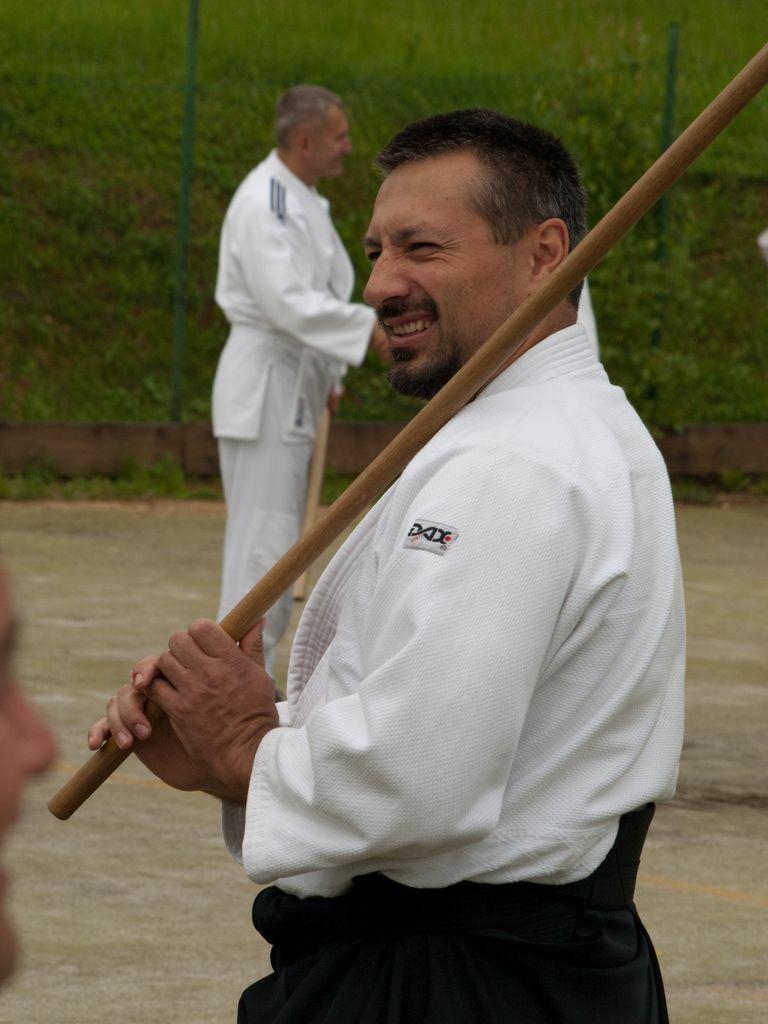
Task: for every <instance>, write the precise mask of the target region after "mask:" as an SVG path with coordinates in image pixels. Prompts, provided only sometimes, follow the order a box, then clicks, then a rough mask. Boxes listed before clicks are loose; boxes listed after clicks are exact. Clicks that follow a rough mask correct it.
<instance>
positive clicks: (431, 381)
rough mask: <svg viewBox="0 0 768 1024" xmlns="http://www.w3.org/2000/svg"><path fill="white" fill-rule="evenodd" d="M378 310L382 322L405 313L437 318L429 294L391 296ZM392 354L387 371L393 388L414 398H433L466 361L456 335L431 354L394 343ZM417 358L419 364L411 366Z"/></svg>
mask: <svg viewBox="0 0 768 1024" xmlns="http://www.w3.org/2000/svg"><path fill="white" fill-rule="evenodd" d="M376 312H377V315H378V318H379V320H380V321H385V320H388V319H390V318H394V317H398V316H403V315H404V314H405V313H413V314H414V315H417V314H425V315H426V316H429V317H430V318H431V319H432V320H433V322H436V321H437V320H438V314H437V305H436V304H435V302H434V301H433V300H432V299H429V298H426V297H425V298H424V299H422V300H420V301H419V302H413V301H411V302H407V301H405V300H399V299H390V300H389V301H388V302H385V303H384V304H383V305H381V306H380V307H379V309H378V310H377V311H376ZM390 354H391V356H392V367H391V369H390V371H389V373H388V374H387V381H388V382H389V385H390V387H391V388H393V390H395V391H397V392H398V394H401V395H410V396H412V397H413V398H432V396H433V395H436V394H437V392H438V391H439V390H440V388H441V387H442V386H443V385H444V384H447V383H448V381H449V380H450V379H451V377H453V375H454V374H455V373H456V372H457V371H458V370H460V369H461V367H462V366H463V364H464V357H463V355H462V352H461V349H460V347H459V344H458V342H457V341H456V339H455V338H446V339H444V340H443V341H442V342H441V344H440V347H439V348H438V349H437V350H436V351H435V352H431V353H422V352H419V351H414V350H413V349H412V348H409V347H407V346H405V347H402V348H398V347H397V345H396V344H392V345H391V347H390ZM417 359H418V360H419V364H418V366H416V365H412V364H413V363H415V361H416V360H417Z"/></svg>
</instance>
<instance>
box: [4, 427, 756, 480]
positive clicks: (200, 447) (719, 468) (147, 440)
mask: <svg viewBox="0 0 768 1024" xmlns="http://www.w3.org/2000/svg"><path fill="white" fill-rule="evenodd" d="M403 426H404V424H403V423H397V422H371V423H364V422H360V423H352V422H345V421H337V422H335V423H334V424H333V425H332V427H331V436H330V441H329V447H328V459H327V467H328V469H330V470H333V471H335V472H337V473H359V472H360V471H361V470H362V469H364V468H365V467H366V466H367V465H368V464H369V463H370V462H372V461H373V459H374V458H375V457H376V456H377V455H378V454H379V452H380V451H382V449H384V448H385V447H386V445H387V444H389V442H390V441H391V440H392V438H393V437H395V435H396V434H397V433H398V432H399V431H400V430H401V429H402V427H403ZM659 447H660V448H661V451H662V454H663V455H664V458H665V460H666V463H667V467H668V469H669V472H670V474H671V475H672V476H692V477H701V478H712V477H717V476H718V475H719V474H720V473H723V472H726V471H732V470H740V471H741V472H742V473H754V474H768V423H731V424H697V425H695V426H690V427H686V428H685V429H684V430H682V431H681V432H679V433H667V434H665V435H664V436H663V437H662V438H661V439H660V441H659ZM165 455H169V456H171V457H172V458H173V459H174V461H176V462H177V463H178V464H179V465H180V466H181V467H182V469H183V470H184V472H185V473H188V474H189V475H190V476H203V477H205V476H216V475H217V474H218V456H217V452H216V442H215V440H214V438H213V436H212V435H211V429H210V426H209V425H208V424H207V423H0V471H2V472H3V473H6V474H11V473H19V472H23V471H24V470H26V469H29V468H30V467H32V466H34V465H36V464H38V465H40V464H42V465H47V466H50V467H51V468H52V469H55V470H56V472H57V473H59V474H60V475H61V476H65V477H69V476H87V475H89V474H99V475H104V476H114V475H116V474H118V473H119V472H120V471H121V469H122V468H123V467H124V466H125V464H126V462H131V461H134V462H137V463H139V464H141V465H149V464H151V463H152V462H154V461H156V460H157V459H158V458H160V457H162V456H165Z"/></svg>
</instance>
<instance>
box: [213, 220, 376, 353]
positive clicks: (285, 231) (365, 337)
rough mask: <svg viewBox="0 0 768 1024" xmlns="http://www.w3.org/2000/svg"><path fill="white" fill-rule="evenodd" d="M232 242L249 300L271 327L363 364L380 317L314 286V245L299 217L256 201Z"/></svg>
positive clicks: (303, 343)
mask: <svg viewBox="0 0 768 1024" xmlns="http://www.w3.org/2000/svg"><path fill="white" fill-rule="evenodd" d="M233 244H234V254H235V256H236V258H237V260H238V261H239V263H240V268H241V271H242V275H243V279H244V281H245V284H246V286H247V288H248V291H249V293H250V297H251V298H252V300H253V302H254V304H255V305H256V306H257V308H258V309H259V313H260V315H261V316H262V317H263V318H264V319H265V320H266V322H267V323H268V324H269V325H270V326H272V327H274V328H275V329H276V330H278V331H281V332H282V333H284V334H288V335H290V336H291V337H293V338H295V339H296V341H298V342H300V343H301V344H302V345H309V346H310V347H311V348H314V349H317V350H318V351H319V352H322V353H323V354H324V355H326V356H329V357H331V358H334V359H337V360H340V361H341V362H343V363H351V364H352V365H354V366H359V365H360V363H362V361H363V359H364V358H365V353H366V351H367V349H368V342H369V339H370V335H371V330H372V328H373V324H374V320H375V313H374V312H373V310H372V309H370V308H369V307H368V306H364V305H362V304H361V303H356V302H343V301H342V300H341V299H338V298H336V296H335V295H333V293H332V292H331V291H330V290H329V289H324V288H318V287H316V286H315V285H314V283H313V281H314V267H313V263H312V254H313V243H312V239H311V236H310V233H309V227H308V225H307V223H306V221H305V220H304V218H303V217H302V216H301V214H300V213H291V214H290V215H289V216H287V217H286V218H285V219H283V220H281V219H280V218H278V217H276V216H275V214H274V213H273V212H272V211H270V210H267V209H264V208H262V207H260V206H258V205H257V204H256V203H253V204H251V205H249V206H247V207H245V208H244V209H243V210H241V211H240V214H239V217H238V222H237V225H235V228H234V238H233Z"/></svg>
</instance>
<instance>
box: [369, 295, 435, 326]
mask: <svg viewBox="0 0 768 1024" xmlns="http://www.w3.org/2000/svg"><path fill="white" fill-rule="evenodd" d="M408 313H414V314H416V313H418V314H422V315H426V316H432V317H437V304H436V303H435V302H434V301H433V300H432V299H427V298H424V299H419V301H418V302H414V301H413V300H412V299H410V300H409V299H388V300H387V301H386V302H382V304H381V305H380V306H377V307H376V316H377V317H378V318H379V321H380V322H382V323H383V322H384V321H385V320H394V318H395V317H397V316H405V315H406V314H408Z"/></svg>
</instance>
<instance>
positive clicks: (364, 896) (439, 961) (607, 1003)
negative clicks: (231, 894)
mask: <svg viewBox="0 0 768 1024" xmlns="http://www.w3.org/2000/svg"><path fill="white" fill-rule="evenodd" d="M652 816H653V807H652V806H649V807H647V808H643V809H642V810H640V811H635V812H634V813H632V814H628V815H625V816H624V817H623V818H622V820H621V825H620V828H619V834H618V836H617V838H616V842H615V844H614V846H613V848H612V849H611V851H610V852H609V854H608V856H607V857H606V858H605V860H604V861H603V863H602V864H601V865H600V866H599V867H598V868H597V870H596V871H595V872H594V873H593V874H592V875H590V876H589V878H586V879H583V880H581V881H579V882H573V883H570V884H568V885H563V886H548V885H537V884H533V883H527V882H517V883H511V884H508V885H487V884H477V883H473V882H461V883H459V884H458V885H453V886H450V887H448V888H444V889H414V888H411V887H408V886H404V885H400V884H398V883H397V882H393V881H391V880H390V879H388V878H386V877H385V876H383V875H380V874H372V875H364V876H361V877H359V878H356V879H355V880H354V883H353V886H352V889H351V890H350V891H349V892H347V893H345V894H344V895H342V896H337V897H332V898H328V899H325V898H320V897H310V898H307V899H298V898H297V897H294V896H289V895H287V894H286V893H284V892H282V891H281V890H280V889H278V888H276V887H274V886H273V887H271V888H268V889H265V890H263V891H262V892H261V893H259V895H258V896H257V897H256V900H255V902H254V906H253V920H254V925H255V927H256V928H257V930H258V931H259V932H260V933H261V934H262V935H263V936H264V938H265V939H266V940H267V941H268V942H270V943H272V945H273V949H272V965H273V967H274V973H273V974H271V975H269V976H268V977H266V978H263V979H262V980H261V981H257V982H256V983H255V984H254V985H251V986H250V987H249V988H247V989H246V990H245V992H244V993H243V995H242V998H241V1000H240V1006H239V1010H238V1024H475V1022H476V1024H668V1017H667V1012H666V1004H665V999H664V989H663V985H662V981H661V976H660V974H659V969H658V962H657V960H656V954H655V952H654V950H653V946H652V945H651V941H650V939H649V937H648V934H647V932H646V931H645V928H644V927H643V925H642V923H641V921H640V919H639V917H638V914H637V911H636V909H635V906H634V903H633V902H632V900H633V895H634V885H635V878H636V874H637V867H638V864H639V860H640V852H641V850H642V845H643V840H644V838H645V834H646V832H647V829H648V825H649V824H650V820H651V817H652Z"/></svg>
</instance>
